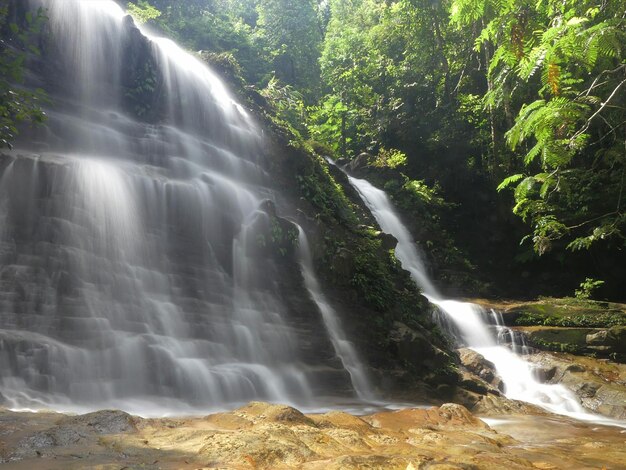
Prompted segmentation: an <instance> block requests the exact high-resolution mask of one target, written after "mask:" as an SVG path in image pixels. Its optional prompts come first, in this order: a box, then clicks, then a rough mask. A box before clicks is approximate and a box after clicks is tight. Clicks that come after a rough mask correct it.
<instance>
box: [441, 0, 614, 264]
mask: <svg viewBox="0 0 626 470" xmlns="http://www.w3.org/2000/svg"><path fill="white" fill-rule="evenodd" d="M451 18H452V22H453V24H455V25H456V26H457V27H467V26H472V25H476V24H481V25H482V26H483V27H482V31H481V33H480V34H479V35H478V36H477V38H476V42H475V48H476V50H478V51H481V50H483V51H485V53H486V54H489V53H490V52H493V55H492V56H491V57H490V62H489V69H488V80H489V84H490V90H489V91H488V93H487V94H485V96H484V103H485V105H486V106H487V107H495V108H496V109H503V110H504V111H505V112H506V113H509V114H510V115H513V107H514V106H515V105H516V103H520V104H519V105H518V106H519V112H518V113H517V117H516V118H515V122H512V123H510V125H508V127H509V129H508V132H507V133H506V138H507V142H508V144H509V146H510V148H511V149H512V150H513V151H514V152H520V153H522V154H523V158H522V160H521V162H522V165H523V166H524V167H526V169H527V172H528V173H530V176H524V174H522V173H520V172H518V173H517V174H514V175H513V176H509V177H507V178H506V179H504V181H502V183H501V184H500V186H499V187H498V190H502V189H504V188H507V187H513V186H514V187H515V191H514V194H515V206H514V209H513V211H514V212H515V213H516V214H518V215H520V216H521V217H522V218H524V220H526V221H528V222H530V223H532V224H533V232H534V233H533V236H532V238H533V241H534V247H535V250H536V251H537V253H539V254H544V253H547V252H549V251H550V250H552V249H553V247H554V246H555V242H556V241H557V240H561V239H564V240H567V243H566V244H565V246H566V247H567V248H568V249H570V250H580V249H588V248H590V247H591V246H592V245H593V244H595V243H596V242H598V241H600V240H605V241H606V240H610V239H618V240H620V239H621V240H623V230H624V227H625V225H626V224H625V220H624V215H623V214H622V212H621V207H623V203H624V197H625V196H624V191H623V185H624V179H623V173H624V168H625V166H626V161H625V158H624V155H625V153H624V147H623V142H624V138H625V128H624V125H623V123H624V107H623V105H620V104H619V103H623V102H624V100H625V98H626V94H625V92H624V88H625V87H624V84H625V83H626V80H625V79H624V71H626V68H625V67H626V64H624V62H623V44H624V43H625V40H626V29H625V28H624V24H623V22H624V19H623V8H621V9H620V7H619V2H603V3H602V4H596V3H595V2H591V1H584V2H579V1H573V0H566V1H564V2H556V1H546V2H538V3H532V2H528V1H526V0H507V1H503V2H502V1H494V0H455V1H454V2H453V6H452V10H451ZM519 166H520V165H518V168H519ZM558 246H559V247H563V246H564V245H563V244H559V245H558Z"/></svg>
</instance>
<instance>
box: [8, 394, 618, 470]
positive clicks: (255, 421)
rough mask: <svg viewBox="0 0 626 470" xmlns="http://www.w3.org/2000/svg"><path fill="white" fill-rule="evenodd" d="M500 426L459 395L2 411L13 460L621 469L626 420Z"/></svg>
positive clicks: (548, 418)
mask: <svg viewBox="0 0 626 470" xmlns="http://www.w3.org/2000/svg"><path fill="white" fill-rule="evenodd" d="M488 422H489V423H491V426H490V425H488V424H486V423H485V422H484V421H482V420H480V419H478V418H477V417H475V416H474V415H472V414H471V413H470V412H469V411H468V410H467V409H466V408H464V407H463V406H461V405H456V404H444V405H442V406H441V407H432V408H428V409H419V408H412V409H411V408H407V409H402V410H398V411H380V412H377V413H374V414H371V415H368V416H360V417H359V416H354V415H351V414H347V413H344V412H329V413H324V414H309V415H305V414H302V413H301V412H299V411H298V410H296V409H294V408H291V407H288V406H283V405H271V404H267V403H260V402H253V403H250V404H248V405H246V406H243V407H242V408H239V409H236V410H233V411H230V412H225V413H217V414H213V415H209V416H205V417H193V418H175V419H174V418H161V419H142V418H138V417H134V416H130V415H128V414H126V413H123V412H120V411H100V412H96V413H91V414H87V415H82V416H69V415H63V414H56V413H46V412H40V413H15V412H11V411H6V410H4V411H1V412H0V462H2V468H7V469H25V470H26V469H28V470H32V469H49V470H57V469H59V470H60V469H84V468H89V469H107V470H108V469H111V470H113V469H116V470H122V469H140V468H141V469H199V468H202V469H204V468H232V469H249V468H264V469H287V468H302V469H324V470H330V469H363V468H368V469H378V468H380V469H383V468H385V469H386V468H390V469H402V470H405V469H439V470H444V469H448V470H452V469H497V468H507V469H527V468H539V469H561V468H563V469H602V468H606V469H620V468H626V430H624V429H622V428H619V427H607V426H599V425H594V424H588V423H581V422H578V421H574V420H571V419H568V418H563V417H556V416H553V415H545V414H544V415H516V416H500V417H498V418H497V419H494V420H491V421H490V420H488Z"/></svg>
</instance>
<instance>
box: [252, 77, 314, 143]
mask: <svg viewBox="0 0 626 470" xmlns="http://www.w3.org/2000/svg"><path fill="white" fill-rule="evenodd" d="M261 95H262V96H263V97H264V98H265V99H266V100H267V102H268V104H269V105H270V106H271V107H272V109H273V111H274V114H275V116H276V118H278V119H279V120H280V121H281V122H282V123H283V124H284V125H286V126H288V127H289V128H290V129H291V130H292V132H294V133H295V134H296V135H298V136H299V137H300V138H306V135H307V134H306V133H307V128H306V121H307V116H306V107H305V105H304V98H303V97H302V94H301V93H299V92H298V91H296V90H295V89H294V88H293V87H292V86H291V85H283V84H282V83H280V81H279V80H278V79H277V78H276V77H272V78H271V79H270V81H269V83H268V84H267V86H266V87H265V88H263V89H262V90H261Z"/></svg>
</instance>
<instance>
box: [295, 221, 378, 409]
mask: <svg viewBox="0 0 626 470" xmlns="http://www.w3.org/2000/svg"><path fill="white" fill-rule="evenodd" d="M298 252H299V255H300V265H301V267H302V275H303V277H304V284H305V286H306V288H307V290H308V291H309V294H310V295H311V298H312V299H313V301H314V302H315V305H317V307H318V308H319V311H320V313H321V314H322V318H323V319H324V325H325V326H326V330H327V331H328V335H329V336H330V339H331V341H332V343H333V347H334V348H335V352H336V353H337V356H339V359H340V360H341V363H342V364H343V366H344V367H345V369H346V370H347V371H348V373H349V374H350V379H351V381H352V386H353V387H354V390H355V392H356V394H357V396H358V398H360V399H362V400H370V401H371V400H372V399H373V398H374V396H373V393H372V385H371V384H370V381H369V379H368V377H367V373H366V372H365V367H364V366H363V363H362V362H361V360H360V359H359V356H358V354H357V352H356V350H355V349H354V346H353V344H352V343H351V342H350V341H349V340H348V339H347V338H346V335H345V333H344V331H343V328H342V327H341V323H340V321H339V318H338V316H337V313H336V312H335V309H334V308H333V307H332V306H331V305H330V303H329V302H328V300H327V299H326V297H325V296H324V294H323V292H322V289H321V287H320V285H319V282H318V280H317V277H316V276H315V270H314V268H313V258H312V256H311V249H310V248H309V240H308V239H307V236H306V233H304V230H302V227H300V226H299V225H298Z"/></svg>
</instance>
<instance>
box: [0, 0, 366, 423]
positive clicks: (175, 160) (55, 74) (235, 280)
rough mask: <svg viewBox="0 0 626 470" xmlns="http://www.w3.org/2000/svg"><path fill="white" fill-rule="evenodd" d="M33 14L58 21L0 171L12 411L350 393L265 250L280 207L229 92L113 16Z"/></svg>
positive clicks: (158, 407) (180, 409) (179, 54)
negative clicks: (268, 223) (38, 91)
mask: <svg viewBox="0 0 626 470" xmlns="http://www.w3.org/2000/svg"><path fill="white" fill-rule="evenodd" d="M29 6H31V7H33V8H36V7H38V6H42V7H44V8H46V10H47V16H48V17H49V21H48V24H49V30H50V37H49V41H48V44H47V50H46V57H47V58H50V60H49V61H48V62H47V63H46V67H47V68H46V69H45V70H44V71H43V72H42V74H41V76H39V78H38V80H40V83H39V82H38V83H36V84H35V85H37V86H42V87H44V88H45V89H46V90H47V91H48V93H49V95H50V98H51V103H50V104H49V105H48V106H47V109H46V112H47V114H48V120H47V122H46V124H45V126H44V127H42V128H38V129H35V130H33V131H29V130H25V131H24V132H23V134H22V138H21V139H20V140H19V141H18V142H16V150H15V151H14V152H12V153H11V154H10V155H2V156H0V223H1V226H0V402H2V404H3V406H8V407H11V408H18V409H26V408H28V409H38V408H53V409H57V410H63V411H68V410H76V411H86V410H92V409H101V408H103V407H107V408H117V409H122V410H126V411H130V412H136V413H139V414H142V415H144V416H145V415H164V414H172V413H174V414H176V413H198V412H207V411H211V410H221V409H225V408H232V407H233V406H236V405H237V404H240V403H244V402H247V401H250V400H268V401H275V402H283V403H291V404H294V405H297V406H300V407H305V408H306V407H309V408H310V407H315V406H316V404H317V397H318V396H320V395H321V394H325V395H331V394H332V393H333V391H334V390H349V389H350V376H351V375H353V374H354V371H350V374H348V373H347V372H346V370H344V369H338V368H336V365H337V364H336V362H333V357H334V355H332V354H330V353H327V352H325V351H328V350H331V349H332V344H333V341H334V338H330V337H329V335H327V334H325V333H324V331H325V330H324V321H323V320H322V319H320V318H317V317H318V316H319V315H317V316H315V317H314V318H311V319H310V321H309V323H308V326H307V328H309V329H305V328H303V327H300V325H299V324H298V321H297V320H296V319H294V318H293V316H294V315H295V314H296V313H297V312H294V309H293V308H292V307H291V306H290V305H289V304H288V301H289V296H290V295H294V293H292V292H290V291H289V287H287V288H283V287H282V286H281V285H280V284H279V283H278V282H277V281H276V279H279V278H280V267H279V266H277V264H276V263H275V262H274V261H273V260H272V259H271V258H270V257H268V256H267V255H266V254H265V252H264V251H263V249H262V248H263V247H262V246H260V245H259V243H258V237H259V230H260V229H259V227H261V226H262V225H263V221H264V218H266V217H267V214H266V213H264V212H263V211H262V210H260V209H259V207H260V206H261V205H262V203H263V201H264V200H266V199H268V198H270V199H271V198H275V197H277V196H276V194H275V191H274V190H273V189H271V183H272V182H271V179H270V178H269V177H268V175H267V173H266V171H265V170H264V161H265V160H264V159H265V157H266V156H265V144H264V140H263V138H262V134H261V132H260V130H259V129H258V128H257V126H256V125H255V123H254V122H253V120H252V119H251V117H250V116H249V115H248V114H247V113H246V112H245V111H244V109H243V108H242V107H241V106H240V105H239V104H238V103H237V102H236V101H235V100H234V99H233V98H232V97H231V95H230V93H229V92H228V91H227V89H226V87H225V86H224V84H223V83H222V82H221V80H220V79H219V78H218V77H217V76H216V75H215V74H214V73H213V72H212V71H211V70H210V69H209V68H208V67H207V66H205V65H204V64H203V63H202V62H201V61H200V60H199V59H197V58H196V57H194V56H192V55H190V54H188V53H187V52H185V51H183V50H182V49H181V48H180V47H178V46H177V45H176V44H174V43H173V42H172V41H170V40H167V39H163V38H156V37H153V36H150V35H148V34H147V33H146V32H145V31H143V32H142V31H140V30H138V29H137V28H136V27H135V26H134V24H133V22H132V20H131V19H130V17H128V16H126V15H125V12H124V11H123V10H122V9H121V8H120V6H119V5H118V4H116V3H115V2H113V1H112V0H97V1H95V0H29ZM309 303H310V304H311V305H313V303H312V302H309ZM311 337H315V341H312V340H311ZM346 364H347V366H346V367H351V365H350V364H349V363H348V362H346ZM339 366H340V364H339ZM320 370H321V371H323V374H322V373H320V372H319V371H320ZM331 376H332V380H330V379H329V377H331ZM355 384H357V381H356V380H355Z"/></svg>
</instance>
